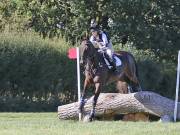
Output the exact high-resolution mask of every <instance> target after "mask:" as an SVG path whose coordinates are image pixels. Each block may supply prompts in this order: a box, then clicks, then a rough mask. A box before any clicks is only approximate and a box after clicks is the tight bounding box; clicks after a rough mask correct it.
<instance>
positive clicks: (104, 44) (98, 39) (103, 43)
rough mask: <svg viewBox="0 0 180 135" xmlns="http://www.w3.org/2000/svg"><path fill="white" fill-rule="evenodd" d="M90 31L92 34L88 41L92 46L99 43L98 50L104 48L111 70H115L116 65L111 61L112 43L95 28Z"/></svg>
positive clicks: (103, 33) (104, 34)
mask: <svg viewBox="0 0 180 135" xmlns="http://www.w3.org/2000/svg"><path fill="white" fill-rule="evenodd" d="M90 31H91V33H92V36H91V37H90V41H91V42H92V44H93V45H94V46H96V45H97V43H99V44H98V45H99V46H98V48H100V49H101V48H106V49H105V53H106V54H107V55H108V57H109V61H110V64H111V66H112V70H116V63H115V61H114V59H113V52H114V50H113V48H112V43H111V41H110V39H108V36H107V35H106V33H105V32H103V31H101V30H100V29H99V28H98V27H97V26H94V27H91V28H90Z"/></svg>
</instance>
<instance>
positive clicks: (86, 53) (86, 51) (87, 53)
mask: <svg viewBox="0 0 180 135" xmlns="http://www.w3.org/2000/svg"><path fill="white" fill-rule="evenodd" d="M79 48H80V63H81V64H85V63H87V60H88V59H91V58H93V57H94V56H95V52H96V50H95V48H94V46H93V44H92V43H91V42H90V41H89V40H87V39H85V40H83V41H82V43H81V45H80V46H79Z"/></svg>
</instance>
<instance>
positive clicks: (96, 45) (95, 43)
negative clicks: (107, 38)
mask: <svg viewBox="0 0 180 135" xmlns="http://www.w3.org/2000/svg"><path fill="white" fill-rule="evenodd" d="M89 40H90V41H91V43H92V44H93V46H94V47H95V48H99V44H97V41H96V40H94V37H93V36H91V37H90V39H89Z"/></svg>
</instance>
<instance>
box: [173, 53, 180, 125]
mask: <svg viewBox="0 0 180 135" xmlns="http://www.w3.org/2000/svg"><path fill="white" fill-rule="evenodd" d="M179 75H180V51H179V52H178V65H177V80H176V98H175V106H174V122H176V117H177V105H178V94H179Z"/></svg>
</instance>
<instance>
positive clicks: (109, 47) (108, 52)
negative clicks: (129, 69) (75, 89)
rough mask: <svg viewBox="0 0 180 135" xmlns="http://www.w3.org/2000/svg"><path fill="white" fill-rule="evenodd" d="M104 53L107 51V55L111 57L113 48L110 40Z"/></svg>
mask: <svg viewBox="0 0 180 135" xmlns="http://www.w3.org/2000/svg"><path fill="white" fill-rule="evenodd" d="M106 53H107V55H108V56H109V57H110V58H111V59H112V57H113V53H114V50H113V48H112V43H111V41H110V42H109V44H108V49H107V50H106Z"/></svg>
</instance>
